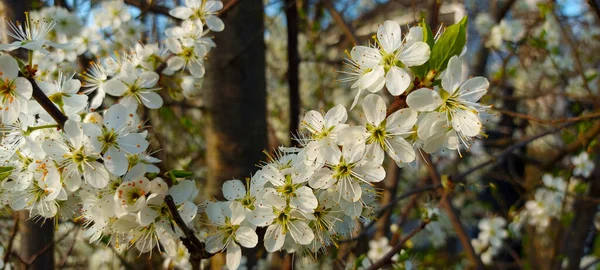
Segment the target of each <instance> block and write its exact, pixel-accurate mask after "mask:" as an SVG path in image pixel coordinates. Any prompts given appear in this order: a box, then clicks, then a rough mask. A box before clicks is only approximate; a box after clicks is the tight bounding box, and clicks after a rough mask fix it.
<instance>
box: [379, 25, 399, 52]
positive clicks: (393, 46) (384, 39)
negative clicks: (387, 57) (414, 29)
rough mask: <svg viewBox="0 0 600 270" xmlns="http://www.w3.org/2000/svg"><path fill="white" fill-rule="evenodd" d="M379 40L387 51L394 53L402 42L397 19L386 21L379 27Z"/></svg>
mask: <svg viewBox="0 0 600 270" xmlns="http://www.w3.org/2000/svg"><path fill="white" fill-rule="evenodd" d="M377 40H379V44H380V45H381V47H382V48H383V50H384V51H385V52H386V53H393V52H394V51H396V50H397V49H398V48H399V47H400V45H401V44H402V31H401V30H400V24H398V23H397V22H395V21H390V20H388V21H385V22H384V23H383V24H382V25H380V26H379V28H378V29H377Z"/></svg>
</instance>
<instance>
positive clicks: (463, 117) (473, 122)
mask: <svg viewBox="0 0 600 270" xmlns="http://www.w3.org/2000/svg"><path fill="white" fill-rule="evenodd" d="M452 128H454V130H456V131H460V132H461V133H462V134H464V135H467V136H469V137H473V136H477V135H478V134H479V131H480V130H481V122H480V120H479V117H477V115H476V114H475V113H473V112H472V111H463V110H459V111H456V113H455V114H454V118H452Z"/></svg>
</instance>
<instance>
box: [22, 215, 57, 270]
mask: <svg viewBox="0 0 600 270" xmlns="http://www.w3.org/2000/svg"><path fill="white" fill-rule="evenodd" d="M19 219H20V220H21V222H19V234H20V235H21V244H20V250H19V257H21V259H23V260H24V261H25V262H27V265H25V264H23V263H19V264H17V266H18V267H17V269H27V270H36V269H45V270H46V269H54V220H53V219H47V220H45V221H44V220H39V221H37V222H36V220H38V219H29V212H27V211H21V212H20V213H19ZM42 222H43V223H42Z"/></svg>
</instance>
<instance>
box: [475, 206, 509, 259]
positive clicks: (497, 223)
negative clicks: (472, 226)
mask: <svg viewBox="0 0 600 270" xmlns="http://www.w3.org/2000/svg"><path fill="white" fill-rule="evenodd" d="M478 227H479V235H478V236H477V238H475V239H471V244H472V245H473V248H474V249H475V252H477V253H478V254H480V256H481V261H482V262H483V263H484V264H490V263H492V258H493V257H494V256H496V255H498V253H499V252H500V250H501V249H502V246H503V241H504V239H506V238H508V231H507V230H506V220H505V219H504V218H502V217H493V218H484V219H482V220H481V221H480V222H479V225H478Z"/></svg>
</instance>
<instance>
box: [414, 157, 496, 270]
mask: <svg viewBox="0 0 600 270" xmlns="http://www.w3.org/2000/svg"><path fill="white" fill-rule="evenodd" d="M423 157H424V159H425V163H427V171H428V173H429V177H430V178H431V180H433V183H434V184H436V185H441V184H442V181H441V179H440V175H439V174H438V172H437V171H436V169H435V168H434V167H433V166H434V165H433V161H432V160H431V157H430V156H429V155H428V154H424V155H423ZM440 206H441V207H442V208H444V210H445V211H446V214H447V215H448V218H449V219H450V223H451V224H452V227H454V231H455V232H456V235H457V236H458V239H459V240H460V242H461V244H462V246H463V248H464V249H465V252H466V253H467V257H468V259H469V261H470V262H471V265H473V266H475V267H476V269H484V266H483V262H482V261H481V258H479V256H477V254H476V253H475V249H474V248H473V245H472V244H471V238H470V237H469V235H468V234H467V232H466V230H465V227H464V226H463V224H462V223H461V222H460V219H458V214H457V210H456V209H455V208H454V206H452V202H451V195H450V194H448V191H446V190H444V195H443V196H442V198H441V199H440Z"/></svg>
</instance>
